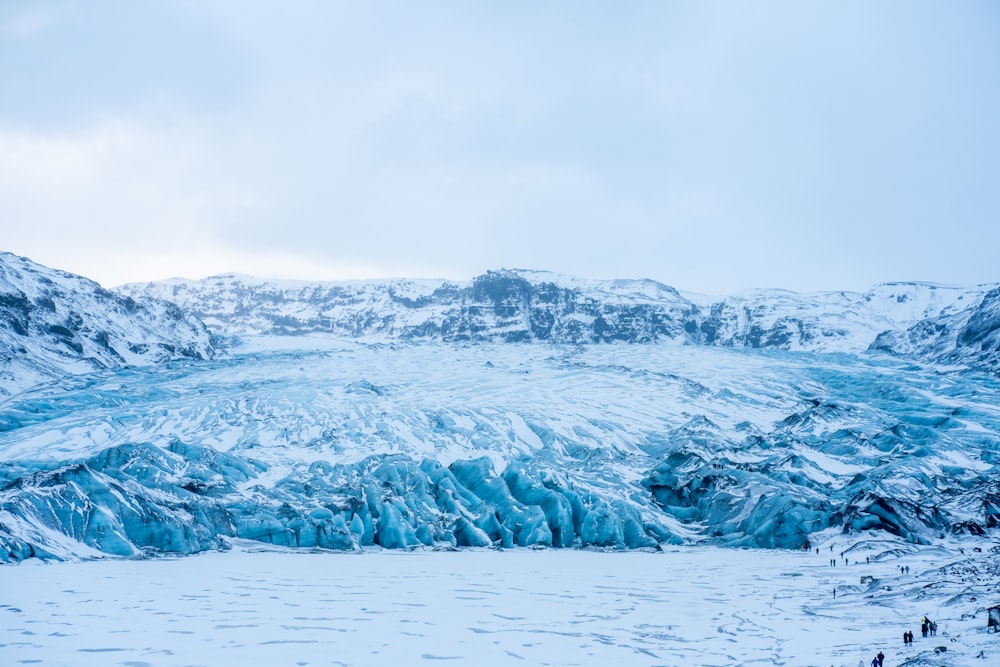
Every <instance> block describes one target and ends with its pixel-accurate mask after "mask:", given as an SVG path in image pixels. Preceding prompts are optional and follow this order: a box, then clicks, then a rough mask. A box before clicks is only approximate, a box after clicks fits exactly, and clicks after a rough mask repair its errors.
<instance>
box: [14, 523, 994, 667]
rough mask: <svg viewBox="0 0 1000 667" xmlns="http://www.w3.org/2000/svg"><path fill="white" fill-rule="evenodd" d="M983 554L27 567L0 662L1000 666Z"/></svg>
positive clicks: (708, 552) (234, 554)
mask: <svg viewBox="0 0 1000 667" xmlns="http://www.w3.org/2000/svg"><path fill="white" fill-rule="evenodd" d="M993 546H994V544H992V543H983V545H982V551H981V552H974V551H972V550H971V549H969V548H966V549H965V554H966V555H967V556H969V558H966V557H965V556H963V554H961V553H959V552H958V551H957V548H955V549H952V548H949V549H943V548H933V547H921V548H917V547H913V546H910V545H899V544H898V543H891V544H890V543H881V542H871V543H858V544H853V545H852V544H848V543H846V542H845V543H839V542H837V543H834V544H829V543H828V544H824V545H823V546H822V547H821V549H820V553H818V554H817V553H816V551H810V552H787V551H763V550H727V549H718V548H700V547H689V548H677V549H673V550H668V551H666V552H616V553H605V552H594V551H578V550H553V549H547V550H508V551H496V550H482V551H474V550H468V551H458V552H430V551H425V552H409V553H408V552H383V551H376V552H366V553H361V554H339V553H302V552H290V551H283V552H278V551H253V550H240V549H235V550H233V551H230V552H225V553H208V554H203V555H199V556H193V557H186V558H178V559H155V560H121V561H90V562H77V563H58V564H43V563H40V562H37V561H28V562H25V563H23V564H21V565H17V566H6V567H0V665H18V664H35V665H73V666H84V665H102V666H105V665H126V666H129V667H141V666H145V665H206V666H221V665H268V666H273V665H396V666H400V667H401V666H403V665H414V664H435V665H436V664H442V663H445V664H475V665H480V666H481V665H515V664H524V665H849V666H850V667H855V666H856V665H859V663H860V664H863V665H864V666H865V667H867V665H869V664H870V663H871V659H872V657H873V656H874V655H875V654H876V653H877V652H878V651H879V650H882V651H883V652H884V653H885V656H886V660H885V665H886V667H895V666H896V665H901V664H904V663H905V664H908V665H938V664H948V665H982V666H984V667H985V666H986V665H996V664H1000V662H998V661H1000V635H991V634H988V633H987V632H986V628H985V626H986V616H985V614H984V613H982V611H981V610H982V608H983V607H984V606H990V605H992V604H998V603H1000V593H998V587H997V584H998V580H997V561H998V558H1000V556H998V555H997V554H995V553H990V547H993ZM841 550H848V553H847V554H846V556H847V558H848V560H849V561H851V564H849V565H844V560H843V558H841V557H840V551H841ZM831 558H837V559H838V565H837V566H836V567H833V566H831V563H830V561H831ZM869 559H870V560H871V563H870V564H868V563H867V562H866V561H867V560H869ZM956 563H957V564H956ZM905 566H909V568H910V573H909V574H908V575H907V574H901V571H900V568H901V567H905ZM862 577H874V578H875V581H874V582H872V583H869V582H867V581H866V583H865V584H862V583H861V580H862ZM835 587H836V588H837V595H836V598H834V595H833V590H834V588H835ZM991 591H992V593H991ZM993 598H997V599H993ZM987 603H989V604H987ZM977 609H979V610H980V611H979V613H976V611H977ZM924 615H927V616H930V617H931V618H933V619H935V620H937V621H938V624H939V630H938V634H937V636H936V637H929V638H926V639H925V638H922V637H921V636H920V620H921V618H922V617H923V616H924ZM905 630H911V631H913V632H914V633H915V635H916V640H915V643H914V645H913V646H911V647H905V648H904V646H903V643H902V635H903V632H904V631H905ZM942 646H943V647H946V648H947V652H946V653H944V654H941V653H935V648H937V647H942ZM907 661H909V662H907Z"/></svg>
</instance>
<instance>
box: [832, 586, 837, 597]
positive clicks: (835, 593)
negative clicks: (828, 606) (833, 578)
mask: <svg viewBox="0 0 1000 667" xmlns="http://www.w3.org/2000/svg"><path fill="white" fill-rule="evenodd" d="M833 599H834V600H836V599H837V587H836V586H834V587H833Z"/></svg>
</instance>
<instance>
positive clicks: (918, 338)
mask: <svg viewBox="0 0 1000 667" xmlns="http://www.w3.org/2000/svg"><path fill="white" fill-rule="evenodd" d="M871 349H872V350H873V351H881V352H889V353H891V354H897V355H900V356H910V357H918V358H923V359H931V360H934V361H936V362H938V363H942V364H955V365H960V366H965V367H970V368H979V369H983V370H987V371H990V372H993V373H998V374H1000V288H994V289H991V290H990V291H988V292H986V294H984V295H983V297H982V298H981V299H978V300H973V301H972V303H969V304H967V305H966V307H964V308H961V309H958V308H954V307H952V308H949V309H947V310H946V311H944V312H943V313H942V314H941V315H940V316H938V317H928V318H926V319H922V320H920V321H919V322H917V323H915V324H913V325H911V326H910V327H908V328H906V329H905V330H903V331H899V330H893V331H885V332H883V333H881V334H879V336H878V337H877V338H876V339H875V341H874V342H873V343H872V345H871Z"/></svg>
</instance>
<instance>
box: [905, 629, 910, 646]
mask: <svg viewBox="0 0 1000 667" xmlns="http://www.w3.org/2000/svg"><path fill="white" fill-rule="evenodd" d="M909 644H910V631H909V630H907V631H906V632H904V633H903V646H909Z"/></svg>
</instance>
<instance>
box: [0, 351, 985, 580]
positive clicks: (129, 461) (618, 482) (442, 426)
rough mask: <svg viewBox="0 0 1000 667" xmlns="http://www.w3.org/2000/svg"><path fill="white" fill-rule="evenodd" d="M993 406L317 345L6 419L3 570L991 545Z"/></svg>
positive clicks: (980, 396)
mask: <svg viewBox="0 0 1000 667" xmlns="http://www.w3.org/2000/svg"><path fill="white" fill-rule="evenodd" d="M368 386H371V387H376V388H378V391H371V390H368V389H365V390H362V391H358V388H359V387H368ZM470 387H472V388H474V390H472V391H470V390H469V389H468V388H470ZM997 405H1000V383H998V382H997V380H996V379H994V378H992V377H990V376H984V375H975V374H972V375H944V374H940V373H937V372H935V371H934V370H933V369H924V368H922V367H919V366H914V365H911V364H907V363H906V362H901V361H897V360H894V359H891V358H887V357H871V358H865V359H862V358H857V357H854V356H850V355H811V354H806V353H794V354H793V353H785V352H775V351H771V352H762V351H738V350H719V349H711V348H695V347H683V348H674V347H669V346H630V345H622V346H614V345H612V346H586V347H576V346H548V345H538V344H532V345H500V344H497V345H467V346H462V345H458V346H455V345H441V344H397V345H392V346H387V345H367V344H361V343H355V342H349V341H333V340H328V339H325V340H321V341H312V342H311V343H309V344H308V345H306V346H305V347H304V348H296V349H285V348H276V349H260V348H259V347H257V348H253V351H247V352H242V353H241V352H239V351H236V352H235V353H234V354H232V355H231V356H228V357H226V358H221V359H216V360H209V361H197V362H196V361H188V362H175V363H174V364H170V365H166V366H152V367H142V368H127V369H106V370H103V371H97V372H94V373H90V374H86V375H81V376H77V377H76V378H72V379H70V380H68V381H67V382H66V383H64V384H60V385H42V386H39V387H36V388H35V389H32V390H30V391H26V392H23V393H21V394H19V395H17V396H15V397H12V398H10V399H7V400H6V401H4V402H3V403H2V404H0V414H2V416H3V420H2V424H3V431H2V432H0V457H2V460H3V461H4V464H3V465H2V466H0V559H3V560H20V559H23V558H26V557H30V556H32V555H41V556H46V557H61V558H69V557H74V556H79V555H82V554H86V555H93V554H94V553H106V554H114V555H120V556H133V557H134V556H141V555H144V554H152V553H176V554H189V553H195V552H199V551H205V550H211V549H219V548H226V546H227V544H229V542H230V541H231V540H233V539H249V540H256V541H260V542H265V543H270V544H275V545H280V546H289V547H298V548H321V549H334V550H357V549H362V548H368V547H373V546H381V547H383V548H393V549H415V548H433V547H479V548H482V547H494V546H495V547H519V546H520V547H531V546H547V547H592V548H612V549H625V548H649V547H654V546H656V545H658V544H664V543H682V542H699V541H707V542H711V543H716V544H723V545H730V546H761V547H778V548H800V547H803V546H805V545H807V544H808V543H809V541H810V536H811V535H813V534H814V533H816V532H818V531H822V530H825V529H827V528H830V527H835V528H838V529H841V530H846V531H862V530H869V529H878V530H885V531H888V532H890V533H893V534H896V535H900V536H902V537H904V538H906V539H908V540H910V541H913V542H927V541H931V540H934V539H936V538H937V537H939V536H941V535H946V534H949V533H952V532H967V533H975V534H978V533H981V532H985V531H992V530H995V529H996V527H997V524H998V518H997V517H998V516H1000V482H998V481H997V480H998V478H1000V476H998V474H997V473H998V465H1000V436H998V433H1000V410H998V409H997V407H996V406H997Z"/></svg>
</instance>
